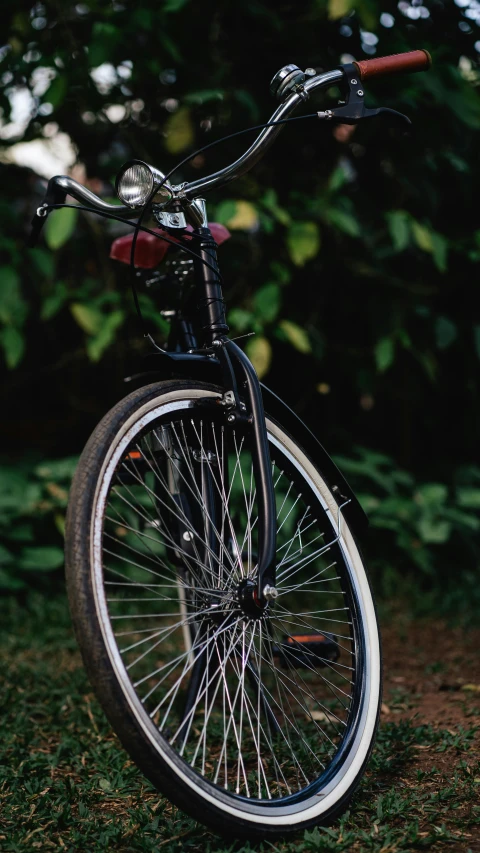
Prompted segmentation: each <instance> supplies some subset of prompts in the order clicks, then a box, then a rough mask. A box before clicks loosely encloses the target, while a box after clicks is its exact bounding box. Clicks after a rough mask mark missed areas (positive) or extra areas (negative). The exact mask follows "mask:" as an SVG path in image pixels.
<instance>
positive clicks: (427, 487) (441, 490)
mask: <svg viewBox="0 0 480 853" xmlns="http://www.w3.org/2000/svg"><path fill="white" fill-rule="evenodd" d="M447 497H448V489H447V487H446V485H445V483H424V484H423V485H421V486H419V488H418V489H417V492H416V494H415V500H416V502H417V503H418V504H420V505H421V506H426V507H430V508H434V509H439V508H440V507H442V506H443V505H444V504H445V502H446V500H447Z"/></svg>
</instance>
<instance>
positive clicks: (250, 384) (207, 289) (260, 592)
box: [192, 227, 277, 608]
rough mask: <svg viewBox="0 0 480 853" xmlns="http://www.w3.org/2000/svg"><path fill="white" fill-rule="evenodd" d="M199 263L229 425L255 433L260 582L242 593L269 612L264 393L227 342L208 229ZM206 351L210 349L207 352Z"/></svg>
mask: <svg viewBox="0 0 480 853" xmlns="http://www.w3.org/2000/svg"><path fill="white" fill-rule="evenodd" d="M192 243H193V246H194V248H195V251H196V253H197V255H198V256H199V258H198V259H195V260H194V268H195V273H196V286H197V300H198V302H197V305H198V309H199V312H200V322H201V326H202V330H203V333H204V340H205V347H206V349H207V350H210V351H211V352H212V353H214V354H215V355H216V356H217V358H218V361H219V362H220V365H221V368H222V375H223V384H224V387H225V394H224V396H223V405H224V406H225V414H226V419H227V421H228V422H229V423H230V424H232V425H234V424H235V423H237V424H238V425H239V426H240V425H242V426H244V427H245V428H246V429H248V430H250V432H251V438H252V444H251V452H252V464H253V474H254V477H255V484H256V492H257V506H258V577H257V582H256V583H255V582H253V581H252V582H250V583H247V584H246V585H245V586H244V588H243V589H242V592H241V595H242V596H244V598H245V600H244V603H245V604H249V603H251V604H252V605H253V606H257V607H260V608H261V607H265V606H266V604H267V602H268V601H269V600H271V599H274V598H276V597H277V590H276V587H275V560H276V507H275V491H274V486H273V474H272V463H271V460H270V451H269V446H268V436H267V428H266V423H265V412H264V408H263V399H262V392H261V389H260V383H259V381H258V377H257V374H256V372H255V369H254V367H253V365H252V363H251V362H250V360H249V358H248V357H247V356H246V355H245V353H244V352H243V350H241V349H240V347H238V346H237V344H236V343H235V342H234V341H231V340H229V338H227V336H226V335H227V332H228V325H227V322H226V317H225V306H224V301H223V294H222V288H221V283H220V275H219V271H218V262H217V246H216V243H215V241H214V240H213V238H212V235H211V233H210V230H209V229H208V228H207V227H201V228H198V229H196V230H195V231H194V232H193V233H192ZM203 351H205V350H203ZM237 378H238V379H239V380H240V382H241V384H242V386H243V388H244V389H245V392H246V393H245V398H246V404H245V403H243V402H242V400H241V399H240V396H239V392H238V385H237Z"/></svg>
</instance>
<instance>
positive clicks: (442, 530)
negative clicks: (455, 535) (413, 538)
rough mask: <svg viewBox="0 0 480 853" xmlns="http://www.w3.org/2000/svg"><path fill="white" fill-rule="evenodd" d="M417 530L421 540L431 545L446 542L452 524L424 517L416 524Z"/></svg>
mask: <svg viewBox="0 0 480 853" xmlns="http://www.w3.org/2000/svg"><path fill="white" fill-rule="evenodd" d="M417 530H418V533H419V535H420V539H421V540H422V542H426V543H431V544H432V545H442V544H443V543H444V542H447V541H448V539H449V537H450V533H451V531H452V525H451V524H450V523H449V522H448V521H439V520H438V519H433V518H429V517H428V516H427V517H424V518H421V519H420V521H419V522H418V524H417Z"/></svg>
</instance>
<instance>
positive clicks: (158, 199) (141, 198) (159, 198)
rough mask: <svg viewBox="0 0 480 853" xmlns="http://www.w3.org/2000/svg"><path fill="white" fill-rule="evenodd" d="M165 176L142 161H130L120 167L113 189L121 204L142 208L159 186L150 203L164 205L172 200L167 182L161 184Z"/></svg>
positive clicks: (170, 189)
mask: <svg viewBox="0 0 480 853" xmlns="http://www.w3.org/2000/svg"><path fill="white" fill-rule="evenodd" d="M164 180H165V175H164V174H163V172H161V171H160V170H159V169H155V168H154V167H153V166H149V165H148V164H147V163H144V162H143V161H142V160H130V161H129V162H128V163H125V165H124V166H122V168H121V170H120V172H119V173H118V175H117V180H116V184H115V189H116V191H117V195H118V197H119V199H120V201H121V202H123V204H126V205H127V206H128V207H133V208H135V207H143V205H144V204H146V202H147V201H148V200H149V198H150V197H151V196H152V193H154V189H155V187H156V186H159V185H160V184H161V186H159V189H158V191H157V192H155V193H154V195H153V197H152V198H151V201H152V202H154V203H155V204H166V203H167V202H168V201H170V199H171V198H172V188H171V186H170V184H169V183H168V181H167V182H165V183H163V181H164Z"/></svg>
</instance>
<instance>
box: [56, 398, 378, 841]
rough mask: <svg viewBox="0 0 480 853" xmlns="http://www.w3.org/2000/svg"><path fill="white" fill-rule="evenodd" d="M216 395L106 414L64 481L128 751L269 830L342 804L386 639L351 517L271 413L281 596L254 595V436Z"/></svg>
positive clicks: (71, 570)
mask: <svg viewBox="0 0 480 853" xmlns="http://www.w3.org/2000/svg"><path fill="white" fill-rule="evenodd" d="M220 393H221V392H220V391H219V389H217V388H215V387H213V386H210V385H203V384H201V383H195V382H192V381H182V382H180V381H178V382H163V383H157V384H155V385H150V386H148V387H146V388H142V389H140V390H139V391H136V392H134V393H133V394H131V395H129V396H128V397H126V398H125V399H124V400H122V401H121V402H120V403H119V404H118V405H117V406H116V407H115V408H114V409H113V410H112V411H111V412H110V413H109V414H108V415H107V416H106V417H105V418H104V420H103V421H102V422H101V423H100V425H99V426H98V427H97V429H96V430H95V432H94V433H93V435H92V437H91V439H90V441H89V442H88V444H87V446H86V448H85V450H84V453H83V455H82V457H81V459H80V462H79V466H78V470H77V472H76V475H75V479H74V482H73V486H72V491H71V497H70V504H69V511H68V519H67V531H66V558H67V559H66V565H67V585H68V593H69V600H70V607H71V611H72V615H73V620H74V624H75V628H76V633H77V638H78V642H79V645H80V647H81V650H82V654H83V658H84V662H85V665H86V668H87V670H88V673H89V677H90V679H91V681H92V683H93V686H94V689H95V691H96V694H97V696H98V698H99V700H100V702H101V703H102V705H103V708H104V710H105V713H106V714H107V716H108V718H109V720H110V722H111V724H112V726H113V728H114V729H115V731H116V732H117V734H118V736H119V737H120V739H121V741H122V743H123V745H124V746H125V748H126V749H127V751H128V752H129V753H130V755H131V757H132V758H133V760H134V761H135V762H136V763H137V764H138V766H139V767H140V768H141V769H142V770H143V772H144V773H145V774H146V775H147V776H148V777H149V779H150V780H151V781H152V782H153V783H154V784H155V785H156V786H157V787H158V789H159V790H160V791H161V792H162V793H163V794H165V795H166V796H167V797H169V799H171V800H172V801H173V802H174V803H176V804H177V805H178V806H179V807H180V808H182V809H183V810H184V811H185V812H187V813H189V814H190V815H192V816H193V817H195V818H197V819H198V820H200V821H202V822H203V823H206V824H207V825H208V826H210V827H211V828H213V829H214V830H216V831H217V832H220V833H229V834H234V835H236V836H238V837H249V838H273V837H275V836H285V835H287V834H288V833H290V832H298V831H299V830H301V829H304V828H306V827H309V826H312V825H317V824H318V825H322V824H327V823H330V822H331V821H332V820H334V819H335V818H336V817H337V816H338V815H339V814H340V813H341V812H342V811H343V810H344V809H345V808H346V807H347V805H348V803H349V801H350V798H351V796H352V793H353V791H354V790H355V788H356V786H357V784H358V782H359V780H360V778H361V776H362V773H363V771H364V768H365V764H366V761H367V759H368V756H369V753H370V750H371V747H372V745H373V741H374V737H375V732H376V727H377V722H378V709H379V702H380V650H379V638H378V628H377V622H376V617H375V610H374V606H373V602H372V596H371V592H370V589H369V584H368V580H367V577H366V574H365V569H364V566H363V563H362V560H361V557H360V554H359V551H358V549H357V547H356V544H355V542H354V539H353V536H352V534H351V532H350V530H349V528H348V525H347V524H346V522H345V520H344V519H343V518H342V512H341V509H339V507H338V505H337V502H336V500H335V499H334V496H333V495H332V493H331V491H330V489H329V487H328V486H327V484H326V483H325V481H324V479H323V477H322V474H321V472H320V471H319V470H318V469H317V467H316V466H315V464H314V462H313V461H312V460H311V459H309V458H308V457H307V455H306V454H305V452H304V451H303V450H302V448H301V447H300V446H299V445H298V444H297V443H296V441H295V439H294V438H293V437H292V436H290V435H289V434H288V433H287V432H286V431H285V430H284V429H283V428H282V426H281V425H280V424H278V423H276V422H275V421H274V420H273V419H271V418H269V417H268V414H267V416H266V422H267V432H268V439H269V446H270V455H271V460H272V472H273V482H274V486H275V497H276V506H277V570H276V571H277V581H276V585H277V591H278V597H277V598H275V599H274V600H271V601H269V602H268V604H267V605H266V606H265V607H263V608H262V607H259V606H258V605H256V604H255V600H254V595H253V589H254V588H255V582H256V571H257V560H256V554H257V553H258V542H257V531H258V524H257V505H256V484H255V478H254V474H253V467H252V461H251V450H250V437H249V434H248V432H243V431H242V430H241V428H239V427H238V426H235V425H230V424H229V423H228V422H227V421H226V419H225V417H224V413H223V412H222V409H221V407H220V406H216V405H215V399H216V398H218V397H219V396H220ZM209 403H211V405H209Z"/></svg>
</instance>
